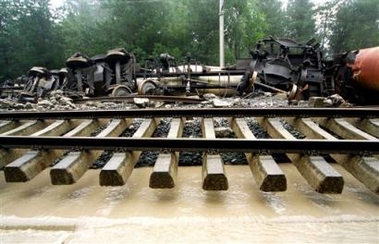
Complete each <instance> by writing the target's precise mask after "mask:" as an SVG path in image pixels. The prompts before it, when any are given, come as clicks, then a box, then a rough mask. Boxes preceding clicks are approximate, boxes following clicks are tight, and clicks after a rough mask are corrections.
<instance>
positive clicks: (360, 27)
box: [329, 0, 379, 53]
mask: <svg viewBox="0 0 379 244" xmlns="http://www.w3.org/2000/svg"><path fill="white" fill-rule="evenodd" d="M331 20H332V22H331V24H330V26H331V27H330V28H331V34H330V36H329V39H330V49H331V52H332V53H341V52H345V51H350V50H355V49H359V48H367V47H373V46H378V45H379V3H378V2H377V1H374V0H347V1H343V2H341V3H340V4H339V6H338V9H337V11H336V14H335V16H333V18H332V19H331Z"/></svg>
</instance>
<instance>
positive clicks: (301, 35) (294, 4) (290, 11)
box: [286, 0, 315, 42]
mask: <svg viewBox="0 0 379 244" xmlns="http://www.w3.org/2000/svg"><path fill="white" fill-rule="evenodd" d="M313 7H314V4H313V3H312V2H311V1H310V0H290V1H289V2H288V6H287V11H286V14H287V21H286V26H287V28H286V35H287V37H289V38H292V39H294V40H297V41H302V42H305V41H308V40H309V39H311V38H312V37H314V35H315V20H314V10H313Z"/></svg>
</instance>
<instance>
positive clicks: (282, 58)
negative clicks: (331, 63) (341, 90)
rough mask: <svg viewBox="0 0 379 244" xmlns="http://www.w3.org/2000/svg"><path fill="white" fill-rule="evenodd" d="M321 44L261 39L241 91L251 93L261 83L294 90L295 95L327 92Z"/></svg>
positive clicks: (241, 83)
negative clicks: (324, 88)
mask: <svg viewBox="0 0 379 244" xmlns="http://www.w3.org/2000/svg"><path fill="white" fill-rule="evenodd" d="M319 46H320V45H319V43H315V40H314V39H311V40H310V41H308V42H307V43H299V42H296V41H293V40H290V39H276V38H274V37H269V38H266V39H263V40H260V41H258V42H257V44H256V46H255V49H254V50H252V51H250V54H251V57H252V60H251V62H250V65H249V67H248V69H247V70H246V72H245V74H244V75H243V77H242V79H241V82H240V84H239V85H238V87H237V90H238V92H239V94H243V93H248V92H250V90H251V89H252V87H253V86H254V85H255V84H257V85H261V86H262V87H263V88H264V87H267V86H268V87H276V88H279V89H282V90H284V91H291V96H293V97H294V98H295V96H299V95H300V93H301V95H302V97H303V98H305V99H307V98H309V97H310V96H320V95H322V93H323V78H324V77H323V64H322V52H321V51H320V50H318V49H319Z"/></svg>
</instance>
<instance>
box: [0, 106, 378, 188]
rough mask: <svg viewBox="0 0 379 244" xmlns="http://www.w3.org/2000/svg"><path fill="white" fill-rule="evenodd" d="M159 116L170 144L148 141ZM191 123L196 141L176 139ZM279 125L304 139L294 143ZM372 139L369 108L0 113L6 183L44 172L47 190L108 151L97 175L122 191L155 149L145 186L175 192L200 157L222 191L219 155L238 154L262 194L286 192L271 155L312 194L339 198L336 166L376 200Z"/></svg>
mask: <svg viewBox="0 0 379 244" xmlns="http://www.w3.org/2000/svg"><path fill="white" fill-rule="evenodd" d="M136 118H139V119H141V120H142V124H140V125H139V128H138V129H137V131H135V132H134V134H133V135H132V136H131V137H123V136H120V135H121V134H122V132H123V131H125V130H126V129H127V128H129V126H131V125H132V122H133V121H134V119H136ZM162 118H171V119H170V129H169V132H168V135H167V137H159V138H157V137H152V135H153V132H154V131H155V130H156V128H157V126H158V124H159V121H161V119H162ZM193 118H198V119H199V120H200V121H201V131H202V135H203V138H182V133H183V128H184V124H185V122H186V120H191V119H193ZM216 118H227V119H228V121H229V122H228V123H229V126H230V128H231V130H232V131H233V132H234V133H235V135H236V137H237V138H217V137H216V133H215V128H214V119H216ZM247 119H254V120H255V121H257V123H258V124H259V125H260V126H261V127H262V128H263V129H264V130H265V131H266V132H267V133H268V134H269V135H270V136H271V138H272V139H267V138H265V139H261V138H256V137H255V136H254V135H253V133H252V131H251V129H250V128H249V126H248V124H247ZM286 123H287V124H289V125H292V126H293V128H295V130H297V131H300V132H301V133H302V134H303V135H304V137H305V138H303V139H298V138H295V137H294V136H293V135H292V134H291V133H290V132H289V131H288V130H287V128H286V127H285V126H284V124H286ZM96 130H97V135H96V136H93V135H92V132H93V131H96ZM378 138H379V109H375V108H227V109H225V108H223V109H172V110H166V109H141V110H138V109H132V110H96V111H47V112H34V111H33V112H31V111H30V112H4V113H0V166H1V167H2V168H3V169H4V174H5V179H6V181H7V182H26V181H29V180H32V179H33V178H34V177H35V176H37V175H38V174H39V173H41V172H42V171H43V170H45V169H47V168H50V176H51V183H52V184H53V185H67V184H73V183H75V182H77V181H78V180H79V179H80V178H81V177H82V176H83V175H84V174H85V173H86V171H87V170H88V169H89V168H90V167H91V165H92V163H93V162H94V161H95V160H96V159H97V158H99V157H100V155H101V154H102V152H103V151H104V150H109V151H113V152H114V153H113V155H112V157H111V158H110V159H109V160H108V161H107V162H106V164H105V166H103V167H102V168H101V170H100V174H99V182H100V185H104V186H117V185H124V184H126V183H127V180H128V178H129V176H130V174H131V173H132V171H133V169H134V167H135V165H136V162H137V160H138V158H139V157H140V156H141V152H142V151H158V152H159V156H158V159H157V160H156V162H155V164H154V168H153V172H152V174H151V178H150V187H151V188H172V187H175V182H176V174H177V171H178V166H179V165H178V161H179V160H178V157H179V154H178V152H179V151H197V152H201V153H202V160H203V162H202V164H203V172H202V175H203V189H204V190H227V189H228V178H227V175H226V173H225V171H224V162H223V159H222V158H221V157H220V153H228V152H235V151H238V152H243V153H244V154H245V156H246V159H247V162H248V165H247V166H248V167H249V168H250V170H251V172H252V174H253V177H254V179H255V181H256V182H257V184H258V185H259V186H260V189H261V190H262V191H285V190H286V189H287V185H286V184H287V183H286V177H285V175H284V173H283V172H282V171H281V169H280V167H279V166H278V165H279V164H277V162H276V161H275V159H274V158H273V157H272V156H271V155H272V154H274V153H284V154H286V155H287V157H288V159H289V160H290V162H291V163H293V165H294V166H295V167H296V168H297V170H298V171H299V172H300V174H301V175H302V176H303V177H304V178H305V179H306V181H307V182H308V184H309V185H311V186H312V187H313V188H314V189H315V190H316V191H318V192H322V193H341V192H342V190H343V185H344V180H343V177H342V176H341V175H340V174H339V172H337V171H336V170H335V169H334V168H333V164H334V163H338V164H340V165H341V166H343V168H345V170H347V171H348V172H350V173H351V174H352V175H353V176H354V177H355V178H357V179H358V180H359V181H361V182H362V183H363V184H365V185H366V186H367V187H368V188H369V189H370V190H371V191H373V192H375V193H377V194H379V177H378V175H379V159H378V155H379V139H378ZM326 156H328V157H329V159H328V161H326V158H325V157H326ZM330 158H331V159H332V161H330ZM56 161H57V163H55V164H54V165H52V163H53V162H56Z"/></svg>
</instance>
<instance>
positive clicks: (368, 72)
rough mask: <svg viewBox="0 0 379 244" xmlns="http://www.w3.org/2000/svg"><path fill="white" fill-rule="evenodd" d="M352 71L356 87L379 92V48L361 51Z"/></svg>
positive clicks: (352, 66)
mask: <svg viewBox="0 0 379 244" xmlns="http://www.w3.org/2000/svg"><path fill="white" fill-rule="evenodd" d="M351 69H352V71H353V77H352V78H353V80H354V84H355V85H358V86H361V87H364V88H367V89H372V90H375V91H378V92H379V46H378V47H372V48H366V49H360V50H359V51H358V53H357V55H356V57H355V60H354V63H353V64H352V65H351Z"/></svg>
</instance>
